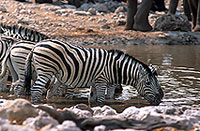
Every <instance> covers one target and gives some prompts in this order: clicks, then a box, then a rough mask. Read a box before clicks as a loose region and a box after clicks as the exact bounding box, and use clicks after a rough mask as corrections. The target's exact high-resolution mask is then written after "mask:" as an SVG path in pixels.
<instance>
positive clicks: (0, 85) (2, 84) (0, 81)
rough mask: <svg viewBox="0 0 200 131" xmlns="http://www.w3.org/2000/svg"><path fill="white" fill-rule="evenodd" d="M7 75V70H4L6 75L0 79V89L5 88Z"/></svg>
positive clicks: (3, 89) (4, 89)
mask: <svg viewBox="0 0 200 131" xmlns="http://www.w3.org/2000/svg"><path fill="white" fill-rule="evenodd" d="M8 75H9V70H8V69H7V70H6V75H5V76H4V77H3V78H2V79H1V80H0V91H1V92H4V91H6V89H7V79H8Z"/></svg>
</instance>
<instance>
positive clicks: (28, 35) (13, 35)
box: [0, 23, 49, 90]
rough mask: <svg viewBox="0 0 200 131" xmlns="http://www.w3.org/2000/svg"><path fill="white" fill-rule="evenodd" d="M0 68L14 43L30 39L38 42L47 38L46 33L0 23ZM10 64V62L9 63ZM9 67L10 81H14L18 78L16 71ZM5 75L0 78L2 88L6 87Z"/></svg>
mask: <svg viewBox="0 0 200 131" xmlns="http://www.w3.org/2000/svg"><path fill="white" fill-rule="evenodd" d="M0 36H1V37H0V68H2V61H3V59H5V54H6V52H7V51H8V48H9V47H11V46H12V45H13V44H14V43H16V42H17V41H22V40H25V41H32V42H38V41H41V40H44V39H48V38H49V37H47V36H46V35H44V34H42V33H39V32H37V31H34V30H31V29H28V28H25V27H22V26H17V25H14V26H8V25H4V24H2V23H1V24H0ZM9 62H10V61H8V63H9ZM10 64H11V63H10ZM11 67H12V66H10V67H9V70H10V73H11V75H12V81H13V82H16V81H17V80H18V78H17V75H16V71H15V70H14V68H11ZM1 74H4V75H5V74H8V71H7V72H6V73H1ZM7 76H8V75H5V76H4V77H3V78H2V79H1V80H0V87H1V89H2V90H4V89H6V81H7Z"/></svg>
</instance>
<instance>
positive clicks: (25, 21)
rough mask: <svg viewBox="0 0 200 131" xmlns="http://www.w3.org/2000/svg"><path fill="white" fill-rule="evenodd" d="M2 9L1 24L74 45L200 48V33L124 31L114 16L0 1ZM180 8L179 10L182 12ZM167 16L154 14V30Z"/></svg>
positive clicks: (47, 5) (58, 7) (0, 13)
mask: <svg viewBox="0 0 200 131" xmlns="http://www.w3.org/2000/svg"><path fill="white" fill-rule="evenodd" d="M0 5H1V7H0V22H1V23H4V24H18V25H19V24H20V25H22V26H25V27H28V28H31V29H34V30H37V31H39V32H42V33H44V34H46V35H48V36H50V37H52V38H56V39H60V40H64V41H69V42H72V43H74V44H82V45H93V44H98V45H100V44H106V45H110V44H114V45H118V44H121V45H129V44H134V45H140V44H150V45H151V44H153V45H154V44H169V45H172V44H189V45H190V44H200V37H199V36H200V33H194V32H178V31H176V32H163V31H162V32H161V31H151V32H137V31H124V25H121V26H119V25H118V24H117V21H118V20H119V19H118V18H116V17H115V16H116V14H114V13H108V14H105V13H101V14H97V15H93V16H91V15H86V16H84V15H83V14H82V15H77V14H75V13H74V12H75V10H73V9H63V8H61V7H60V6H58V5H51V4H33V3H31V2H29V3H27V2H26V3H21V2H17V1H14V0H0ZM180 5H181V4H179V8H178V9H181V6H180ZM163 14H164V12H162V13H159V12H157V13H153V14H152V13H151V14H150V16H149V21H150V23H151V25H152V26H154V22H155V20H156V19H157V18H158V17H159V16H161V15H163ZM121 20H122V21H123V20H125V18H122V19H121ZM102 26H104V27H105V28H104V27H102Z"/></svg>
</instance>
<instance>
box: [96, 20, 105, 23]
mask: <svg viewBox="0 0 200 131" xmlns="http://www.w3.org/2000/svg"><path fill="white" fill-rule="evenodd" d="M106 22H107V20H106V19H100V20H98V21H97V23H106Z"/></svg>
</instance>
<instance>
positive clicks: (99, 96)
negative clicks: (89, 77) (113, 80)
mask: <svg viewBox="0 0 200 131" xmlns="http://www.w3.org/2000/svg"><path fill="white" fill-rule="evenodd" d="M94 88H95V90H96V103H97V105H103V104H104V102H105V91H106V88H108V85H107V82H102V81H101V82H95V87H94ZM90 100H92V99H91V98H90Z"/></svg>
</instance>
